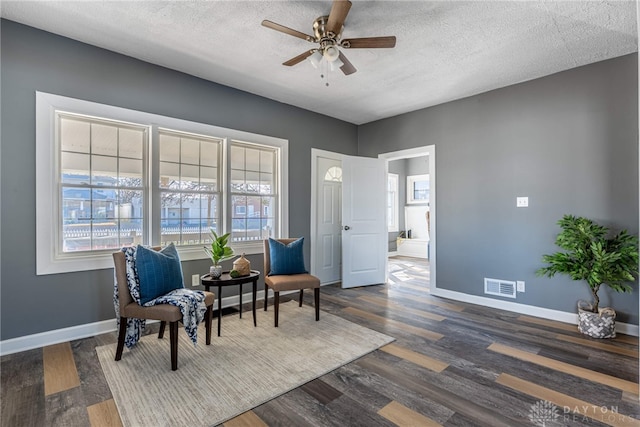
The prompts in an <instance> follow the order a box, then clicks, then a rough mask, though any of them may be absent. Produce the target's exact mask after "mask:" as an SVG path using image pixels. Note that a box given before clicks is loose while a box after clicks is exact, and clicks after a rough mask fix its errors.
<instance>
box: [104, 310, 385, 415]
mask: <svg viewBox="0 0 640 427" xmlns="http://www.w3.org/2000/svg"><path fill="white" fill-rule="evenodd" d="M257 315H258V318H257V321H258V327H256V328H254V326H253V318H252V316H251V312H246V313H243V318H242V319H240V318H239V317H238V315H230V316H225V317H223V318H222V336H220V337H218V336H215V334H216V321H217V319H215V318H214V319H213V325H214V336H213V337H212V338H211V345H210V346H206V345H204V342H205V331H204V326H203V325H201V326H200V330H199V331H198V338H199V339H198V345H197V347H195V348H194V346H193V344H192V343H191V342H190V341H189V340H188V337H187V335H186V333H185V332H184V330H183V329H181V330H180V331H179V335H180V340H179V344H178V370H177V371H171V364H170V358H171V357H170V351H169V332H168V331H166V332H165V338H164V339H162V340H159V339H158V338H157V335H149V336H145V337H144V338H142V340H141V341H140V342H139V343H138V345H137V346H136V347H135V348H134V349H132V350H131V351H129V350H127V349H126V348H125V351H124V354H123V356H122V360H120V361H119V362H115V361H114V360H113V358H114V357H115V351H116V345H115V344H113V345H108V346H102V347H97V348H96V352H97V353H98V357H99V359H100V363H101V365H102V369H103V371H104V374H105V376H106V378H107V382H108V383H109V387H110V389H111V393H112V394H113V397H114V399H115V402H116V406H117V407H118V412H119V413H120V417H121V419H122V422H123V424H124V425H125V426H131V427H143V426H153V427H156V426H190V427H195V426H215V425H217V424H220V423H222V422H224V421H226V420H228V419H230V418H233V417H235V416H237V415H239V414H241V413H243V412H245V411H248V410H249V409H252V408H255V407H256V406H258V405H260V404H262V403H264V402H267V401H269V400H271V399H273V398H275V397H278V396H279V395H281V394H283V393H286V392H287V391H289V390H292V389H294V388H296V387H299V386H301V385H303V384H305V383H307V382H309V381H311V380H313V379H315V378H318V377H320V376H322V375H324V374H326V373H328V372H330V371H332V370H334V369H337V368H339V367H340V366H342V365H344V364H346V363H349V362H351V361H353V360H355V359H357V358H359V357H361V356H364V355H365V354H367V353H370V352H371V351H374V350H376V349H377V348H379V347H381V346H383V345H385V344H388V343H390V342H391V341H393V340H394V338H392V337H389V336H387V335H384V334H381V333H379V332H376V331H373V330H371V329H368V328H365V327H363V326H359V325H356V324H355V323H352V322H349V321H348V320H345V319H342V318H340V317H337V316H334V315H331V314H329V313H326V312H321V313H320V321H318V322H316V321H315V314H314V309H313V307H310V306H307V305H303V306H302V307H298V304H297V303H296V302H294V301H290V302H288V303H285V304H281V305H280V322H279V326H278V328H274V326H273V307H269V311H268V312H266V313H265V312H264V311H263V310H262V309H260V310H258V311H257Z"/></svg>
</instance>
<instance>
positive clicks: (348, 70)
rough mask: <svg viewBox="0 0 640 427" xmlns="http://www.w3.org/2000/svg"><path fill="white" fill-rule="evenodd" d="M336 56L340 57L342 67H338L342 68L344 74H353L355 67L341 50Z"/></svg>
mask: <svg viewBox="0 0 640 427" xmlns="http://www.w3.org/2000/svg"><path fill="white" fill-rule="evenodd" d="M338 58H340V61H342V64H343V65H342V67H340V69H341V70H342V72H343V73H344V75H345V76H348V75H349V74H353V73H355V72H356V71H358V70H356V67H354V66H353V64H352V63H351V62H349V60H348V59H347V57H346V56H344V55H343V54H342V52H340V56H339V57H338Z"/></svg>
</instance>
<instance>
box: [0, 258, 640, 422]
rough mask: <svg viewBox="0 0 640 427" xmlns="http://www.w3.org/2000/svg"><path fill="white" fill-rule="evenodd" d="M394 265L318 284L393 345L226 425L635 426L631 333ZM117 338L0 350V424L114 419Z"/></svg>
mask: <svg viewBox="0 0 640 427" xmlns="http://www.w3.org/2000/svg"><path fill="white" fill-rule="evenodd" d="M399 265H403V266H404V267H402V268H400V267H398V266H399ZM390 272H391V280H390V282H389V284H387V285H377V286H367V287H363V288H355V289H341V288H340V287H339V286H336V285H332V286H325V287H323V288H322V290H321V308H322V310H325V311H328V312H330V313H333V314H335V315H337V316H341V317H343V318H344V319H347V320H350V321H352V322H355V323H358V324H361V325H364V326H366V327H369V328H371V329H375V330H378V331H380V332H383V333H385V334H387V335H391V336H393V337H395V338H396V341H395V342H394V343H392V344H390V345H387V346H386V347H383V348H382V349H380V350H376V351H374V352H372V353H370V354H368V355H367V356H365V357H362V358H361V359H358V360H356V361H354V362H352V363H349V364H347V365H345V366H343V367H341V368H339V369H337V370H335V371H333V372H331V373H329V374H327V375H324V376H322V377H320V378H318V379H316V380H314V381H311V382H310V383H307V384H306V385H304V386H302V387H299V388H297V389H294V390H292V391H290V392H289V393H286V394H284V395H282V396H280V397H278V398H276V399H274V400H272V401H269V402H267V403H265V404H263V405H261V406H258V407H256V408H254V409H253V410H252V411H249V412H246V413H245V414H243V415H241V416H239V417H237V418H235V419H233V420H230V421H229V422H227V423H225V425H226V426H263V425H269V426H367V427H369V426H392V425H404V426H432V425H444V426H515V425H523V426H526V425H528V426H531V425H543V424H542V422H543V421H544V422H545V425H547V426H552V425H556V426H560V425H563V426H565V425H570V426H575V425H588V426H602V425H640V421H639V420H638V419H637V418H640V415H639V414H640V405H639V404H638V384H637V383H638V339H637V338H635V337H630V336H625V335H620V336H619V337H618V338H616V339H614V340H593V339H589V338H586V337H584V336H583V335H581V334H579V333H578V332H577V330H576V327H575V326H573V325H568V324H564V323H559V322H554V321H548V320H544V319H540V318H535V317H529V316H523V315H519V314H516V313H511V312H507V311H502V310H495V309H491V308H486V307H480V306H476V305H470V304H464V303H457V302H454V301H448V300H445V299H442V298H438V297H434V296H432V295H430V294H429V292H428V287H426V286H425V278H427V277H428V263H426V262H425V261H420V260H415V259H412V258H395V259H393V260H392V261H391V262H390ZM420 276H424V277H423V278H422V279H420ZM285 299H286V297H285ZM312 300H313V298H312V294H311V293H308V294H305V303H306V304H311V303H312ZM230 315H236V314H230ZM259 327H271V326H270V325H269V326H267V325H263V326H262V325H259ZM150 329H151V330H153V331H155V330H156V328H154V327H152V328H150ZM115 340H116V336H115V333H109V334H104V335H100V336H96V337H92V338H86V339H81V340H76V341H72V342H67V343H62V344H57V345H53V346H49V347H46V348H44V349H42V348H40V349H35V350H30V351H26V352H23V353H19V354H12V355H7V356H4V357H2V358H1V361H0V362H1V372H2V378H1V380H2V395H1V400H2V408H1V409H2V414H1V419H0V424H1V425H2V426H15V427H17V426H63V425H65V426H98V425H100V426H102V425H116V426H117V425H120V419H119V416H118V413H117V410H116V408H115V405H114V403H113V400H112V398H111V393H110V391H109V388H108V386H107V384H106V381H105V379H104V376H103V373H102V370H101V368H100V364H99V362H98V359H97V356H96V353H95V347H96V346H98V345H103V344H112V345H114V346H115ZM212 344H213V345H215V337H214V338H213V343H212ZM167 350H168V342H167ZM164 369H168V367H164V366H162V367H158V375H162V373H163V370H164ZM547 402H549V403H547ZM556 415H557V416H556ZM536 423H537V424H536Z"/></svg>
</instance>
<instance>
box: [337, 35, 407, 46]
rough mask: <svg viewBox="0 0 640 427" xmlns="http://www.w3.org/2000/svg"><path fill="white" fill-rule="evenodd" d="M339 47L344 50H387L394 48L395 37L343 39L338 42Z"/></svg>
mask: <svg viewBox="0 0 640 427" xmlns="http://www.w3.org/2000/svg"><path fill="white" fill-rule="evenodd" d="M340 46H342V47H344V48H345V49H360V48H370V49H375V48H388V47H395V46H396V36H385V37H362V38H358V39H345V40H342V41H341V42H340Z"/></svg>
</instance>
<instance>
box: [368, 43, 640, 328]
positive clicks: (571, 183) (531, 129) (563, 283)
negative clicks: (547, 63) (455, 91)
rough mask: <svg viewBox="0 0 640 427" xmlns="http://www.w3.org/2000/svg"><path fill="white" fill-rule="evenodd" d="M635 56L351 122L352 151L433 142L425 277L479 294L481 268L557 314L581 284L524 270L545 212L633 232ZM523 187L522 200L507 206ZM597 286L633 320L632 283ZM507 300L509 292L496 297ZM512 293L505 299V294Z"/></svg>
mask: <svg viewBox="0 0 640 427" xmlns="http://www.w3.org/2000/svg"><path fill="white" fill-rule="evenodd" d="M637 60H638V58H637V54H632V55H627V56H623V57H619V58H615V59H612V60H609V61H604V62H600V63H596V64H592V65H588V66H584V67H580V68H576V69H572V70H569V71H565V72H562V73H558V74H555V75H552V76H548V77H544V78H541V79H538V80H533V81H530V82H526V83H521V84H518V85H514V86H510V87H507V88H503V89H499V90H494V91H491V92H487V93H484V94H481V95H477V96H473V97H469V98H466V99H462V100H459V101H454V102H450V103H447V104H443V105H439V106H435V107H431V108H427V109H423V110H419V111H414V112H411V113H408V114H403V115H400V116H397V117H393V118H389V119H385V120H380V121H377V122H373V123H369V124H365V125H362V126H360V127H359V128H358V154H360V155H364V156H372V157H374V156H377V155H378V154H379V153H384V152H390V151H397V150H401V149H407V148H414V147H418V146H425V145H431V144H435V147H436V176H437V235H438V238H437V248H436V250H437V255H438V256H437V266H436V267H437V280H438V283H437V286H438V288H443V289H449V290H452V291H458V292H464V293H467V294H471V295H482V294H483V278H484V277H490V278H497V279H508V280H524V281H525V282H526V292H525V293H524V294H518V297H517V299H516V300H515V301H516V302H519V303H523V304H529V305H534V306H539V307H546V308H550V309H555V310H562V311H567V312H575V311H576V306H575V304H576V300H578V299H590V293H589V290H588V287H587V285H586V284H584V283H577V282H573V281H572V280H570V279H568V278H566V277H556V278H553V279H548V278H539V277H536V276H535V274H534V273H535V270H536V269H537V268H539V267H540V266H541V265H542V263H541V256H542V254H545V253H551V252H553V251H555V250H557V248H556V246H555V245H554V239H555V236H556V234H557V233H558V232H559V228H558V227H557V225H556V221H557V220H558V219H560V218H561V217H562V215H563V214H574V215H581V216H586V217H589V218H592V219H594V220H597V221H599V222H601V223H603V224H606V225H608V226H614V227H616V228H626V229H628V230H629V231H630V232H633V233H637V232H638V63H637ZM516 196H528V197H529V207H528V208H516V207H515V204H516ZM634 287H635V290H634V293H633V294H632V295H630V294H616V293H614V292H612V291H610V290H609V289H608V288H606V289H602V290H601V292H600V294H601V299H602V302H603V303H604V304H603V306H605V305H611V306H613V307H614V308H615V309H616V310H617V312H618V320H619V321H622V322H628V323H634V324H635V323H637V322H638V290H637V284H636V285H635V286H634ZM506 300H509V299H506ZM511 301H512V300H511Z"/></svg>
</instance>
